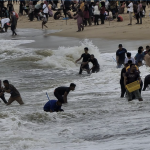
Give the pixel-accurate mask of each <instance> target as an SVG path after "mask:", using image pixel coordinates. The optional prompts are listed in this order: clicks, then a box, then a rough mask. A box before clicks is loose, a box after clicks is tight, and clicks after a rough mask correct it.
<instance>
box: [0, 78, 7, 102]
mask: <svg viewBox="0 0 150 150" xmlns="http://www.w3.org/2000/svg"><path fill="white" fill-rule="evenodd" d="M0 98H1V99H2V100H3V102H4V103H5V104H7V101H6V99H5V96H4V92H3V89H2V86H1V80H0Z"/></svg>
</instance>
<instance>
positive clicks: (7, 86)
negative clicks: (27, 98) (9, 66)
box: [3, 80, 24, 105]
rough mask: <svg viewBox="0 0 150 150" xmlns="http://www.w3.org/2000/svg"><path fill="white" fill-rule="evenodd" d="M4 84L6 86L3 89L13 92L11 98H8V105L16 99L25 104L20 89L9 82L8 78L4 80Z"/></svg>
mask: <svg viewBox="0 0 150 150" xmlns="http://www.w3.org/2000/svg"><path fill="white" fill-rule="evenodd" d="M3 84H4V87H5V88H4V89H3V91H4V92H7V93H10V94H11V96H10V98H9V100H8V103H7V105H10V104H11V103H12V102H13V101H15V100H16V101H17V102H18V103H19V104H20V105H22V104H24V103H23V101H22V98H21V95H20V93H19V91H18V90H17V89H16V88H15V87H14V86H13V85H11V84H9V81H8V80H4V81H3Z"/></svg>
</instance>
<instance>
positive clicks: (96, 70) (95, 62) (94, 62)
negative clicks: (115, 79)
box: [88, 54, 100, 73]
mask: <svg viewBox="0 0 150 150" xmlns="http://www.w3.org/2000/svg"><path fill="white" fill-rule="evenodd" d="M88 62H91V63H92V64H93V67H92V68H91V69H90V70H92V73H95V72H96V73H97V72H99V70H100V66H99V64H98V61H97V59H96V58H94V55H93V54H92V55H91V58H90V59H89V60H88Z"/></svg>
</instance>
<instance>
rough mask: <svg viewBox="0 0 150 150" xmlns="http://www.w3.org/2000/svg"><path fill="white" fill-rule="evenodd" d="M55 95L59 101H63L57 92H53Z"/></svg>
mask: <svg viewBox="0 0 150 150" xmlns="http://www.w3.org/2000/svg"><path fill="white" fill-rule="evenodd" d="M54 95H55V97H56V98H57V99H58V101H59V102H61V103H64V98H63V96H62V95H60V94H59V93H58V92H56V91H55V92H54Z"/></svg>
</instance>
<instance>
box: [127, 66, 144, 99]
mask: <svg viewBox="0 0 150 150" xmlns="http://www.w3.org/2000/svg"><path fill="white" fill-rule="evenodd" d="M137 80H139V82H140V83H141V78H140V75H139V73H138V72H137V71H136V67H135V64H131V65H130V71H129V72H126V74H125V77H124V85H125V87H126V85H127V84H130V83H132V82H135V81H137ZM126 93H127V96H128V101H132V96H133V94H134V95H135V97H136V98H137V99H139V101H143V99H142V97H141V94H140V92H139V90H136V91H133V92H131V93H130V92H129V91H128V90H126Z"/></svg>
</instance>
